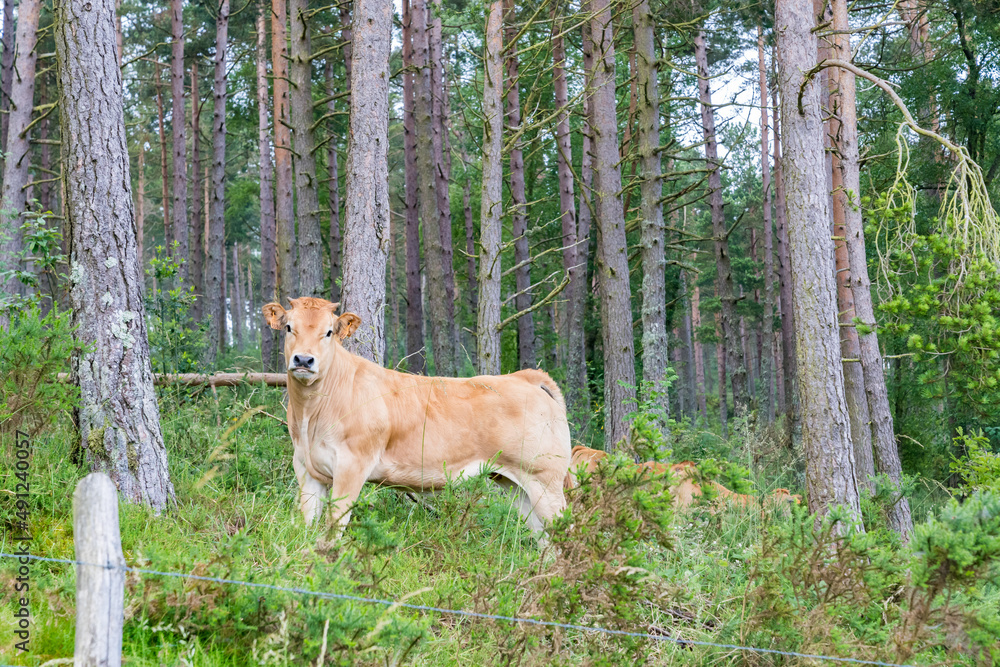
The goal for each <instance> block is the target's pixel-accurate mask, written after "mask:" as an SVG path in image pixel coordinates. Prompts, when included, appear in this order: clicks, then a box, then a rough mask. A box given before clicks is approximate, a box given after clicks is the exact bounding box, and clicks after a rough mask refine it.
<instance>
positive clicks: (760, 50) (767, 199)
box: [757, 25, 774, 423]
mask: <svg viewBox="0 0 1000 667" xmlns="http://www.w3.org/2000/svg"><path fill="white" fill-rule="evenodd" d="M765 64H766V63H765V60H764V29H763V27H761V26H760V25H758V26H757V73H758V76H759V78H760V171H761V175H762V176H761V178H762V180H761V189H762V190H763V200H764V202H763V208H764V312H763V314H762V315H761V320H762V322H763V326H762V327H761V339H762V340H761V344H760V345H759V349H760V357H761V358H760V363H761V369H760V372H761V375H762V376H763V378H764V409H765V411H766V415H767V421H768V423H771V422H773V421H774V241H773V236H774V232H773V229H772V225H771V166H770V165H769V164H768V157H769V156H768V153H769V151H768V144H769V137H768V122H767V69H766V67H765Z"/></svg>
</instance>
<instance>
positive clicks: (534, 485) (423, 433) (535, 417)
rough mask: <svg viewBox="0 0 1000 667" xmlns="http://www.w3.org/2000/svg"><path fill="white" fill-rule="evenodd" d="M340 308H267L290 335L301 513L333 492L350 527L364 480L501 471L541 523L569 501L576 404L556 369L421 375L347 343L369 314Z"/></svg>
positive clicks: (429, 480) (430, 484) (310, 301)
mask: <svg viewBox="0 0 1000 667" xmlns="http://www.w3.org/2000/svg"><path fill="white" fill-rule="evenodd" d="M337 306H338V304H335V303H330V302H329V301H324V300H323V299H315V298H312V297H302V298H299V299H292V300H291V308H289V309H288V310H285V309H284V308H282V307H281V305H279V304H277V303H269V304H267V305H266V306H264V317H265V319H266V320H267V323H268V324H269V325H270V326H271V328H273V329H284V330H285V359H286V361H287V364H288V431H289V433H290V434H291V436H292V443H293V444H294V454H293V458H292V465H293V467H294V469H295V476H296V477H297V478H298V481H299V488H300V509H301V510H302V514H303V516H304V517H305V520H306V522H307V523H311V522H312V521H313V520H314V519H315V517H316V514H317V512H318V510H319V508H320V505H321V503H322V501H323V500H324V499H325V498H327V497H329V498H331V499H332V500H333V503H334V505H335V507H334V513H335V516H336V517H339V522H340V527H341V528H343V526H344V525H346V524H347V521H348V519H349V518H350V513H351V505H352V504H353V503H354V501H355V500H356V499H357V497H358V494H359V493H360V492H361V487H362V486H363V485H364V483H365V482H366V481H371V482H377V483H381V484H386V485H391V486H398V487H403V488H407V489H411V490H416V491H430V490H434V489H440V488H441V487H443V486H444V485H445V483H446V482H447V481H448V480H449V479H457V478H458V477H460V476H462V475H475V474H478V473H479V472H480V471H481V470H483V469H484V468H485V469H488V470H491V471H492V472H493V475H492V476H493V478H494V479H496V480H497V481H498V482H499V483H500V484H501V485H503V486H507V487H510V486H516V487H517V488H518V489H519V496H520V510H521V513H522V515H524V516H525V518H527V519H528V523H529V525H530V526H531V527H532V529H533V530H535V531H536V532H537V531H540V530H541V529H542V527H543V526H544V524H545V523H546V522H548V521H549V520H550V519H552V517H553V516H554V515H555V514H556V513H558V512H559V511H560V510H562V509H563V508H564V507H565V506H566V501H565V499H564V498H563V492H562V483H563V479H564V478H565V476H566V470H567V468H568V467H569V458H570V436H569V425H568V424H567V421H566V404H565V402H564V401H563V397H562V393H561V392H560V391H559V387H558V386H557V385H556V383H555V382H554V381H553V380H552V378H550V377H549V376H548V375H547V374H546V373H544V372H542V371H539V370H523V371H518V372H517V373H512V374H510V375H498V376H479V377H472V378H439V377H423V376H418V375H409V374H406V373H399V372H396V371H393V370H388V369H385V368H382V367H381V366H379V365H377V364H374V363H372V362H370V361H368V360H367V359H363V358H361V357H359V356H356V355H354V354H352V353H350V352H348V351H347V350H345V349H344V348H343V346H342V345H341V341H343V340H344V339H346V338H347V337H348V336H350V335H351V334H353V333H354V331H355V330H356V329H357V328H358V325H359V324H360V323H361V319H360V318H359V317H358V316H357V315H355V314H354V313H344V314H343V315H340V316H339V317H338V316H337V313H336V309H337Z"/></svg>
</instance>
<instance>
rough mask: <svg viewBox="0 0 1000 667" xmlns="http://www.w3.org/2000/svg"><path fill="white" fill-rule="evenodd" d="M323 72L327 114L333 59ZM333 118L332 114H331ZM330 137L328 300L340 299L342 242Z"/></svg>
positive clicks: (334, 149)
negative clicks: (338, 281) (339, 281)
mask: <svg viewBox="0 0 1000 667" xmlns="http://www.w3.org/2000/svg"><path fill="white" fill-rule="evenodd" d="M323 69H324V74H325V78H326V96H327V97H328V98H330V99H329V101H328V102H327V103H326V110H327V113H329V114H334V113H336V112H337V105H336V104H335V103H334V99H333V98H334V95H335V93H336V87H335V86H334V81H333V59H332V58H327V59H326V63H325V64H324V67H323ZM331 118H333V116H331ZM330 135H331V136H330V139H329V140H328V141H327V142H326V164H327V169H328V170H329V178H330V180H329V181H327V202H328V205H329V207H330V239H329V242H330V301H333V302H335V303H336V302H339V301H340V286H339V285H337V280H342V279H341V266H340V252H341V246H342V244H343V241H342V238H341V235H340V168H339V166H338V164H337V142H336V139H335V137H334V136H333V135H334V133H333V130H330Z"/></svg>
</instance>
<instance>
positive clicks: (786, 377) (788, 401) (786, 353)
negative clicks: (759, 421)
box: [771, 63, 798, 419]
mask: <svg viewBox="0 0 1000 667" xmlns="http://www.w3.org/2000/svg"><path fill="white" fill-rule="evenodd" d="M775 64H777V63H775ZM771 109H772V113H771V119H772V123H771V124H772V125H773V126H774V219H775V220H774V221H775V228H776V230H777V240H778V296H779V299H780V300H781V370H782V373H781V375H782V384H783V385H784V388H785V390H784V391H783V392H782V394H781V396H782V403H783V408H784V412H785V413H787V414H788V415H789V417H791V418H793V419H795V418H796V417H797V415H798V410H797V406H798V393H797V392H796V391H795V378H796V370H795V364H796V360H795V312H794V309H793V308H792V264H791V260H790V259H789V256H788V224H787V222H788V215H787V209H786V206H785V177H784V169H783V168H782V164H781V162H782V161H781V132H779V128H780V127H781V126H780V124H779V122H778V110H779V106H778V87H777V86H774V88H772V90H771Z"/></svg>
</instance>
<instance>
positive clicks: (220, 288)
mask: <svg viewBox="0 0 1000 667" xmlns="http://www.w3.org/2000/svg"><path fill="white" fill-rule="evenodd" d="M228 38H229V0H222V2H221V4H220V5H219V12H218V14H217V16H216V19H215V76H214V83H213V86H212V102H213V110H212V198H211V201H210V203H209V210H208V233H207V234H206V235H205V246H206V248H207V257H206V262H207V269H206V271H205V292H206V294H207V295H208V300H207V301H208V303H207V305H208V320H209V322H208V347H207V349H206V355H205V356H206V359H207V361H208V363H209V365H211V364H212V363H213V362H214V361H215V354H216V351H217V350H220V349H222V348H224V347H225V344H226V320H225V317H226V297H225V280H226V274H225V269H224V267H225V261H226V257H225V250H226V248H225V240H224V237H225V233H226V222H225V212H226V54H227V51H228V50H229V44H228Z"/></svg>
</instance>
